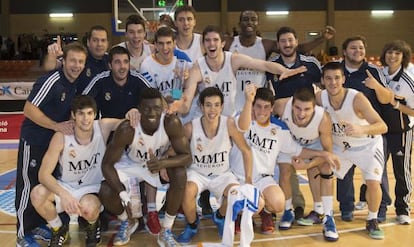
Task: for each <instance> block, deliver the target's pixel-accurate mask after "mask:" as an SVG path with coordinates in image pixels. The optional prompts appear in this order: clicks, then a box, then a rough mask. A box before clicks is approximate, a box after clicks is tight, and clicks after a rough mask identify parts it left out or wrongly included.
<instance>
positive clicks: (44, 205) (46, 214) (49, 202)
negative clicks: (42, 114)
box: [30, 95, 121, 247]
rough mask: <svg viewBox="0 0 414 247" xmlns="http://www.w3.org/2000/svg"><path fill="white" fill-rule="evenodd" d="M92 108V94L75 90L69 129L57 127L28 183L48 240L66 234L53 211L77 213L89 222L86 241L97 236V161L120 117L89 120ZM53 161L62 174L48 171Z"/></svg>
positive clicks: (57, 241)
mask: <svg viewBox="0 0 414 247" xmlns="http://www.w3.org/2000/svg"><path fill="white" fill-rule="evenodd" d="M96 113H97V108H96V103H95V101H94V99H93V98H92V97H90V96H87V95H80V96H77V97H76V98H75V99H74V100H73V102H72V106H71V115H72V119H73V120H74V122H75V126H74V129H73V134H72V135H64V134H63V133H62V132H56V133H55V134H54V135H53V137H52V139H51V141H50V144H49V148H48V150H47V152H46V154H45V156H44V158H43V160H42V165H41V167H40V170H39V182H40V184H39V185H37V186H36V187H34V188H33V190H32V192H31V194H30V198H31V200H32V203H33V206H34V207H35V209H36V211H37V212H38V213H39V214H40V215H41V216H42V217H43V218H44V219H45V220H46V221H47V222H48V224H49V225H50V227H51V229H52V238H51V240H50V243H49V246H53V247H55V246H62V245H63V243H64V242H65V240H66V239H67V238H68V231H69V228H68V225H64V224H62V221H61V219H60V218H59V216H58V213H60V212H63V211H65V212H66V213H68V214H71V215H80V216H82V217H83V218H84V219H86V220H87V221H88V222H89V225H88V226H87V227H86V246H88V247H93V246H96V245H97V243H99V242H100V241H101V237H100V222H99V219H98V217H99V212H100V210H101V203H100V201H99V198H98V196H97V193H98V192H99V188H100V185H101V181H102V178H103V176H102V169H101V163H102V158H103V155H104V153H105V148H106V141H107V139H108V136H109V134H110V132H111V131H112V130H115V128H116V126H117V125H118V123H119V122H120V121H121V120H119V119H109V118H108V119H101V120H96V121H94V119H95V117H96ZM58 164H59V169H60V171H61V177H60V178H58V179H56V178H55V177H54V176H53V171H54V170H55V168H56V166H57V165H58Z"/></svg>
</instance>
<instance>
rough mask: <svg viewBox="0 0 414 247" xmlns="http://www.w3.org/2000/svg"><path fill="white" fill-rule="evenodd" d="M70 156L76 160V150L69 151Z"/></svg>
mask: <svg viewBox="0 0 414 247" xmlns="http://www.w3.org/2000/svg"><path fill="white" fill-rule="evenodd" d="M69 156H70V157H71V158H72V159H74V158H75V157H76V152H75V150H73V149H72V150H70V151H69Z"/></svg>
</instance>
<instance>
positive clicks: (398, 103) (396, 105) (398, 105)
mask: <svg viewBox="0 0 414 247" xmlns="http://www.w3.org/2000/svg"><path fill="white" fill-rule="evenodd" d="M399 107H400V102H399V101H398V100H397V103H396V104H395V105H394V106H393V107H392V108H394V109H396V110H398V108H399Z"/></svg>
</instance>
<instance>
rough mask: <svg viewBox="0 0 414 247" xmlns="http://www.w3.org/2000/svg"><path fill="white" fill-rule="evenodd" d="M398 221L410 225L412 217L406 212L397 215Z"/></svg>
mask: <svg viewBox="0 0 414 247" xmlns="http://www.w3.org/2000/svg"><path fill="white" fill-rule="evenodd" d="M396 219H397V223H398V224H400V225H409V224H411V218H410V216H408V215H405V214H401V215H397V218H396Z"/></svg>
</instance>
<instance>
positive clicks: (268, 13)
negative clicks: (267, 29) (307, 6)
mask: <svg viewBox="0 0 414 247" xmlns="http://www.w3.org/2000/svg"><path fill="white" fill-rule="evenodd" d="M288 14H289V11H266V15H288Z"/></svg>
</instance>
